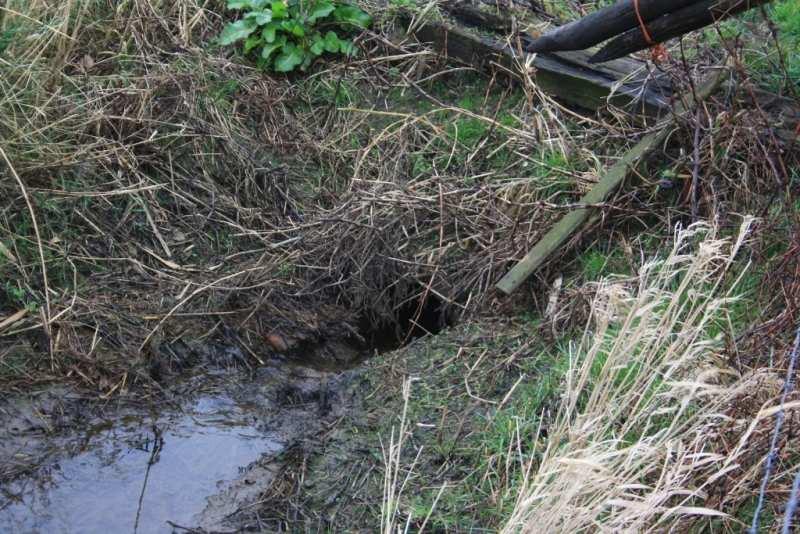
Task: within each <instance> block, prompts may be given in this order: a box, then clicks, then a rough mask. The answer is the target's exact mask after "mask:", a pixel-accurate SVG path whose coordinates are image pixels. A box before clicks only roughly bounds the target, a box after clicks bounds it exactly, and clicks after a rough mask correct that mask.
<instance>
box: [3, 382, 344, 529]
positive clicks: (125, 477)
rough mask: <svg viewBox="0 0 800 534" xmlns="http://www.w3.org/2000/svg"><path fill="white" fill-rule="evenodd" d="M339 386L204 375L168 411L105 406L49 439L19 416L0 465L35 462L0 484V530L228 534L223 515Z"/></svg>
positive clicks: (258, 486)
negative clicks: (208, 533) (78, 426)
mask: <svg viewBox="0 0 800 534" xmlns="http://www.w3.org/2000/svg"><path fill="white" fill-rule="evenodd" d="M232 378H233V379H232ZM343 380H344V377H343V376H342V375H331V374H330V373H319V372H314V371H310V370H297V369H295V370H291V371H287V370H281V371H276V370H272V372H269V371H267V372H263V373H261V374H260V375H259V376H258V377H255V378H252V377H247V378H245V377H243V376H235V377H231V376H230V375H225V376H223V377H218V378H216V379H212V380H211V382H212V384H211V386H209V379H208V378H206V377H202V378H198V379H197V380H196V381H195V383H194V384H192V385H191V387H188V388H187V387H186V386H184V390H186V389H189V390H191V391H194V390H198V389H199V390H200V391H199V392H198V393H195V394H190V393H189V392H187V391H182V392H180V393H181V396H187V397H190V400H186V401H182V402H180V403H177V405H176V403H171V404H170V405H169V406H168V407H167V408H165V409H164V408H158V407H154V406H152V405H151V406H149V407H147V409H146V410H145V409H143V408H136V409H131V408H130V407H126V408H124V409H115V410H111V411H110V413H109V412H108V411H106V412H105V413H104V415H103V416H102V417H98V418H95V420H94V421H93V422H92V424H91V425H87V426H86V427H85V429H84V430H83V431H78V432H60V433H59V432H55V433H50V434H48V435H46V436H43V435H41V432H36V431H31V430H30V428H27V429H26V428H25V425H20V424H19V421H18V419H19V418H17V420H14V421H12V422H13V423H14V424H15V425H16V426H14V428H15V429H16V430H14V431H12V432H11V433H10V434H13V435H9V436H8V438H9V439H8V440H7V442H8V443H11V442H14V443H15V445H14V446H13V448H14V452H13V453H12V452H11V451H10V450H6V451H5V458H3V454H0V466H2V461H3V459H5V461H6V462H11V461H13V460H14V458H19V457H20V455H22V456H23V457H24V456H25V455H26V454H28V453H30V455H31V456H30V458H29V463H30V464H34V463H35V464H36V466H35V468H34V469H32V470H31V471H30V472H28V473H26V474H25V475H24V476H15V477H11V478H10V479H8V480H6V481H5V482H3V481H2V480H0V532H31V533H35V532H41V533H61V532H64V533H78V532H80V533H93V532H97V533H106V532H115V533H116V532H140V533H151V532H152V533H159V532H173V531H174V530H175V529H178V530H180V529H181V528H204V529H208V530H222V531H230V530H235V528H236V525H235V521H234V520H232V519H231V518H232V517H233V516H235V514H236V513H237V512H238V511H241V510H245V509H247V508H248V507H250V506H252V505H253V504H254V503H255V502H256V501H257V499H258V497H259V495H260V494H261V493H262V492H263V491H265V490H266V489H267V488H268V487H269V485H270V483H271V482H272V480H273V478H274V474H275V472H276V470H277V467H278V466H279V460H278V458H279V457H280V453H281V452H282V451H284V450H285V449H286V447H288V446H290V445H292V444H293V443H297V442H298V440H301V439H303V438H304V437H308V436H309V435H311V434H313V432H314V431H315V430H316V429H318V428H319V425H320V424H321V423H322V422H323V421H324V420H326V419H327V418H329V417H332V416H335V412H336V411H337V410H336V409H334V408H333V407H332V406H331V404H332V403H333V404H336V405H337V406H339V407H341V406H342V404H343V403H342V402H341V401H342V399H341V398H340V397H339V396H337V395H339V392H340V390H341V387H340V386H341V385H342V383H343ZM52 411H57V410H52ZM6 412H8V410H6ZM34 412H35V413H37V414H38V413H39V412H36V411H35V410H34ZM45 416H46V415H45ZM28 419H35V417H31V416H30V415H29V416H28ZM0 422H2V421H0ZM29 426H30V425H29ZM33 426H34V427H35V426H36V425H33ZM34 430H40V429H35V428H34ZM3 437H4V436H2V435H0V440H2V439H3ZM37 450H38V451H39V452H38V454H34V453H33V451H37ZM1 452H2V451H0V453H1ZM34 457H35V461H34V460H33V459H34ZM0 473H2V471H0Z"/></svg>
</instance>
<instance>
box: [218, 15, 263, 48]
mask: <svg viewBox="0 0 800 534" xmlns="http://www.w3.org/2000/svg"><path fill="white" fill-rule="evenodd" d="M257 27H258V25H257V24H256V22H255V21H254V20H253V19H242V20H237V21H236V22H232V23H230V24H228V25H227V26H225V29H224V30H222V35H220V36H219V42H220V44H222V45H229V44H233V43H235V42H236V41H241V40H242V39H245V38H247V37H249V36H250V34H251V33H253V32H254V31H255V30H256V28H257Z"/></svg>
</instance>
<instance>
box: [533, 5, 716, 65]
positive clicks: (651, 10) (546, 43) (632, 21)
mask: <svg viewBox="0 0 800 534" xmlns="http://www.w3.org/2000/svg"><path fill="white" fill-rule="evenodd" d="M700 1H702V0H666V1H665V0H639V14H640V15H641V17H642V20H644V21H645V22H648V21H651V20H653V19H655V18H657V17H660V16H661V15H663V14H665V13H668V12H670V11H676V10H678V9H681V8H684V7H686V6H689V5H691V4H696V3H698V2H700ZM639 25H640V24H639V19H638V17H637V16H636V9H635V7H634V0H620V1H619V2H617V3H616V4H614V5H611V6H608V7H605V8H603V9H599V10H597V11H595V12H593V13H591V14H589V15H587V16H585V17H583V18H582V19H578V20H576V21H573V22H570V23H569V24H565V25H563V26H559V27H558V28H555V29H553V30H551V31H549V32H547V33H545V34H544V35H542V36H541V37H539V38H538V39H536V40H534V41H533V42H532V43H531V44H530V47H529V48H528V51H529V52H555V51H561V50H584V49H586V48H589V47H590V46H594V45H596V44H598V43H601V42H603V41H605V40H606V39H610V38H612V37H614V36H616V35H619V34H621V33H622V32H624V31H627V30H630V29H631V28H638V27H639Z"/></svg>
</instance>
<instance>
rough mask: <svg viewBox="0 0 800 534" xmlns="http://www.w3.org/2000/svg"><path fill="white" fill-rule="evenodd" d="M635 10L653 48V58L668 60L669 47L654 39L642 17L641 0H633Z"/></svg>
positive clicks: (645, 38) (657, 60)
mask: <svg viewBox="0 0 800 534" xmlns="http://www.w3.org/2000/svg"><path fill="white" fill-rule="evenodd" d="M633 10H634V11H635V12H636V19H637V20H638V21H639V29H641V30H642V35H644V40H645V42H646V43H647V45H648V46H649V47H650V49H651V52H650V57H651V59H652V60H653V61H655V62H656V63H661V62H662V61H666V60H667V59H668V58H669V52H667V48H666V47H665V46H664V45H663V44H661V43H656V42H655V41H653V37H652V36H651V35H650V31H649V30H648V29H647V24H645V23H644V19H643V18H642V13H641V12H640V11H639V0H633Z"/></svg>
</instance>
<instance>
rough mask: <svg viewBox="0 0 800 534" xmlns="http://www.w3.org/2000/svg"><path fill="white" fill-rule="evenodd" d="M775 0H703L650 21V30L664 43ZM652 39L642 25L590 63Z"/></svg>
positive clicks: (645, 45) (622, 53)
mask: <svg viewBox="0 0 800 534" xmlns="http://www.w3.org/2000/svg"><path fill="white" fill-rule="evenodd" d="M770 1H771V0H703V1H702V2H699V3H697V4H692V5H690V6H688V7H685V8H683V9H679V10H677V11H673V12H672V13H667V14H666V15H663V16H661V17H659V18H657V19H655V20H653V21H651V22H648V23H647V31H648V33H649V35H650V37H651V38H652V39H653V41H655V42H657V43H663V42H664V41H666V40H668V39H672V38H673V37H679V36H681V35H683V34H686V33H689V32H691V31H694V30H698V29H700V28H704V27H706V26H708V25H710V24H713V23H714V22H717V21H719V20H723V19H726V18H728V17H731V16H734V15H737V14H739V13H742V12H743V11H747V10H749V9H752V8H754V7H756V6H759V5H762V4H766V3H768V2H770ZM651 44H652V43H650V42H648V41H647V39H646V38H645V36H644V33H643V32H642V30H641V28H638V27H637V28H634V29H631V30H628V31H626V32H625V33H623V34H622V35H619V36H618V37H616V38H615V39H612V40H611V41H610V42H609V43H608V44H606V45H605V46H604V47H603V48H601V49H600V51H599V52H597V53H596V54H595V55H593V56H592V57H591V59H590V63H603V62H605V61H611V60H614V59H617V58H620V57H623V56H627V55H628V54H631V53H633V52H638V51H639V50H644V49H645V48H648V47H649V46H650V45H651Z"/></svg>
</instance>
